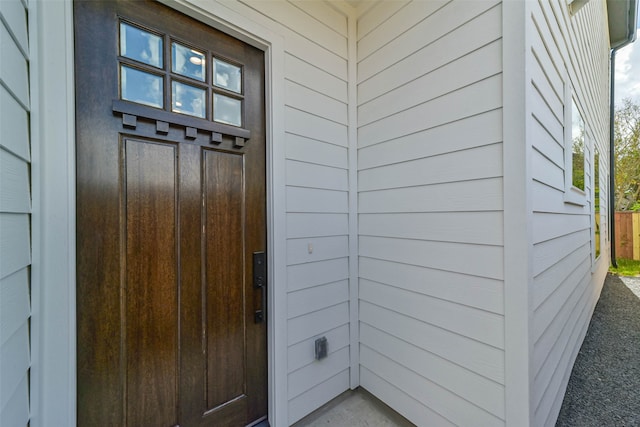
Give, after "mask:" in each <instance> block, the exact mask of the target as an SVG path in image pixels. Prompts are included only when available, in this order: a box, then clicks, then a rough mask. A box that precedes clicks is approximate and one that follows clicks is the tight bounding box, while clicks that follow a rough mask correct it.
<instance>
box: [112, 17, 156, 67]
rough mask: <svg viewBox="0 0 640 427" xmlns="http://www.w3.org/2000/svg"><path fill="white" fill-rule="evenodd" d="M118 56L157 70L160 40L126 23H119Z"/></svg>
mask: <svg viewBox="0 0 640 427" xmlns="http://www.w3.org/2000/svg"><path fill="white" fill-rule="evenodd" d="M120 55H121V56H125V57H127V58H131V59H133V60H136V61H139V62H142V63H144V64H148V65H152V66H154V67H157V68H162V67H164V65H163V61H162V38H161V37H160V36H157V35H155V34H153V33H150V32H148V31H144V30H141V29H140V28H138V27H134V26H133V25H129V24H127V23H126V22H121V23H120Z"/></svg>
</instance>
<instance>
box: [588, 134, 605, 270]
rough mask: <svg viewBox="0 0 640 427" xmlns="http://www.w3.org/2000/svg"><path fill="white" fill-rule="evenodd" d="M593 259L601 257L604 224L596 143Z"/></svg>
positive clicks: (593, 172)
mask: <svg viewBox="0 0 640 427" xmlns="http://www.w3.org/2000/svg"><path fill="white" fill-rule="evenodd" d="M592 176H593V204H592V206H593V209H592V212H591V214H592V216H593V239H592V240H593V258H594V260H596V259H598V257H599V256H600V252H601V248H602V244H601V242H602V239H601V234H600V230H601V226H600V225H601V224H602V215H601V213H600V201H601V199H600V151H599V150H598V144H597V143H595V142H594V144H593V169H592Z"/></svg>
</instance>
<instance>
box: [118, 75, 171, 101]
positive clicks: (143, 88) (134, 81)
mask: <svg viewBox="0 0 640 427" xmlns="http://www.w3.org/2000/svg"><path fill="white" fill-rule="evenodd" d="M162 80H163V79H162V77H160V76H156V75H155V74H151V73H147V72H144V71H140V70H137V69H135V68H131V67H127V66H126V65H121V66H120V98H122V99H125V100H127V101H132V102H137V103H139V104H144V105H150V106H152V107H157V108H163V107H164V102H163V98H164V97H163V94H164V90H163V87H162Z"/></svg>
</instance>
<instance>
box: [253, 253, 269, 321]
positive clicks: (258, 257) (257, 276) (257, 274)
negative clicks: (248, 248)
mask: <svg viewBox="0 0 640 427" xmlns="http://www.w3.org/2000/svg"><path fill="white" fill-rule="evenodd" d="M253 288H254V289H258V288H259V289H260V291H261V292H260V293H261V296H260V308H259V309H258V310H256V312H255V314H254V320H255V322H256V323H262V322H264V319H265V318H266V313H267V309H266V305H265V304H266V301H267V262H266V258H265V254H264V252H254V253H253Z"/></svg>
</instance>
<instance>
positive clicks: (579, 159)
mask: <svg viewBox="0 0 640 427" xmlns="http://www.w3.org/2000/svg"><path fill="white" fill-rule="evenodd" d="M584 134H585V130H584V120H583V119H582V115H580V111H579V110H578V107H577V106H576V103H575V101H574V100H573V99H572V100H571V153H572V154H571V159H572V165H571V166H572V168H573V169H572V171H573V173H572V180H571V184H572V185H573V186H574V187H576V188H579V189H580V190H583V191H584V142H585V137H584V136H585V135H584Z"/></svg>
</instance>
